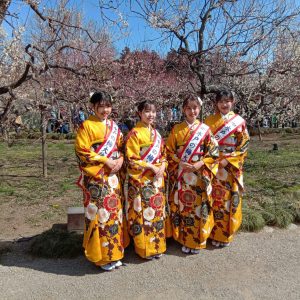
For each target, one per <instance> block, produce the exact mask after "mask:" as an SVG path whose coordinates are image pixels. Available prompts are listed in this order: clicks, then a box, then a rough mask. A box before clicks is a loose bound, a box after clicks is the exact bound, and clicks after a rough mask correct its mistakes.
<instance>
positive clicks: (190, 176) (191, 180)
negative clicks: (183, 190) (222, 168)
mask: <svg viewBox="0 0 300 300" xmlns="http://www.w3.org/2000/svg"><path fill="white" fill-rule="evenodd" d="M183 179H184V181H185V182H186V183H187V184H188V185H192V186H195V185H196V184H197V179H198V178H197V175H196V174H194V173H193V172H190V173H183Z"/></svg>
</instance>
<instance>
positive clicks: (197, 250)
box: [191, 249, 200, 254]
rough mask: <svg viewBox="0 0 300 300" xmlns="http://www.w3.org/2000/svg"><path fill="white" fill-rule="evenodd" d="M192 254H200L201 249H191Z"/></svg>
mask: <svg viewBox="0 0 300 300" xmlns="http://www.w3.org/2000/svg"><path fill="white" fill-rule="evenodd" d="M191 253H192V254H199V253H200V250H199V249H191Z"/></svg>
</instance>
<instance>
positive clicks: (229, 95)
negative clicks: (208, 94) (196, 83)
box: [215, 90, 234, 102]
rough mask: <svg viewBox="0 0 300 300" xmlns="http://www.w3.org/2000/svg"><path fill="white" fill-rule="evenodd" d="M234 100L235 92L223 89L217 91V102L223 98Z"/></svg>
mask: <svg viewBox="0 0 300 300" xmlns="http://www.w3.org/2000/svg"><path fill="white" fill-rule="evenodd" d="M224 98H225V99H230V100H232V101H233V100H234V97H233V93H232V92H231V91H229V90H221V91H218V92H217V93H216V100H215V101H216V102H219V101H221V100H222V99H224Z"/></svg>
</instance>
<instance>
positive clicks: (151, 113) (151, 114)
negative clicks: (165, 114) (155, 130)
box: [139, 105, 156, 125]
mask: <svg viewBox="0 0 300 300" xmlns="http://www.w3.org/2000/svg"><path fill="white" fill-rule="evenodd" d="M139 116H140V118H141V121H142V122H143V123H145V124H146V125H152V124H153V123H154V121H155V118H156V109H155V106H154V105H150V106H148V107H147V108H144V109H143V110H142V112H139Z"/></svg>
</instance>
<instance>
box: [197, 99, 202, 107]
mask: <svg viewBox="0 0 300 300" xmlns="http://www.w3.org/2000/svg"><path fill="white" fill-rule="evenodd" d="M197 99H198V101H199V104H200V106H202V104H203V101H202V100H201V98H200V97H197Z"/></svg>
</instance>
